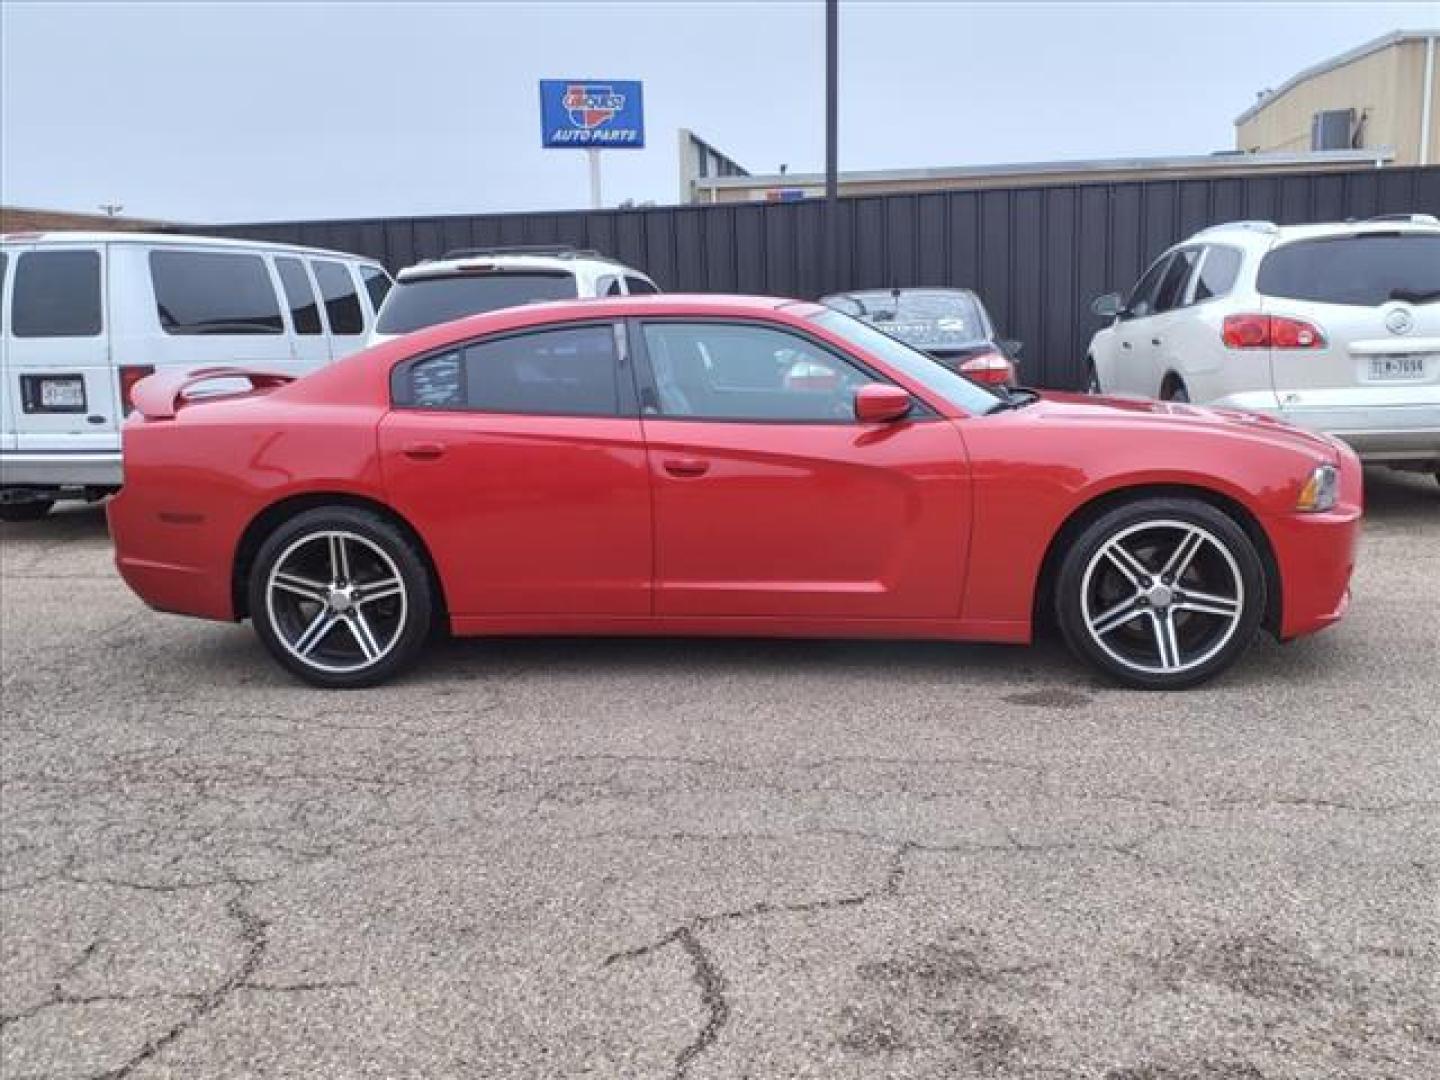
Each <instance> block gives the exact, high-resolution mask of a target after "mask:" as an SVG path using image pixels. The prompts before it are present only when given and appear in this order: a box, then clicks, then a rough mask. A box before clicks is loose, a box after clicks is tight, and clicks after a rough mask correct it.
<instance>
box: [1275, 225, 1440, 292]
mask: <svg viewBox="0 0 1440 1080" xmlns="http://www.w3.org/2000/svg"><path fill="white" fill-rule="evenodd" d="M1256 288H1258V289H1259V291H1260V292H1262V293H1264V294H1265V295H1266V296H1278V297H1283V298H1284V299H1287V300H1312V301H1317V302H1320V303H1325V304H1355V305H1360V306H1364V307H1375V306H1376V305H1379V304H1384V303H1387V302H1389V301H1391V300H1408V301H1409V302H1411V303H1416V304H1420V303H1430V302H1433V301H1435V300H1440V236H1427V235H1418V234H1405V233H1387V234H1384V235H1379V236H1377V235H1374V234H1371V235H1363V236H1340V237H1333V238H1329V239H1324V240H1301V241H1299V242H1297V243H1294V244H1286V245H1285V246H1284V247H1280V248H1276V249H1275V250H1274V251H1272V252H1270V254H1268V255H1266V256H1265V259H1264V261H1263V262H1261V264H1260V276H1259V278H1258V279H1257V282H1256Z"/></svg>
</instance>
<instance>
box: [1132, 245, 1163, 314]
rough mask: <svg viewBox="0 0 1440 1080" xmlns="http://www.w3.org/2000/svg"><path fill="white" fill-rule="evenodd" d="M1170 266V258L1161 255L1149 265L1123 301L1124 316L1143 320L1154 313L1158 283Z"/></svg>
mask: <svg viewBox="0 0 1440 1080" xmlns="http://www.w3.org/2000/svg"><path fill="white" fill-rule="evenodd" d="M1169 266H1170V256H1169V255H1162V256H1160V258H1158V259H1156V260H1155V262H1154V263H1152V264H1151V266H1150V269H1149V270H1147V271H1145V275H1144V276H1143V277H1142V278H1141V279H1140V280H1139V281H1138V282H1136V284H1135V288H1133V289H1132V290H1130V296H1129V297H1128V298H1127V299H1126V300H1125V312H1124V313H1125V316H1126V317H1127V318H1130V319H1143V318H1145V316H1147V315H1153V314H1154V313H1155V293H1156V292H1157V291H1158V290H1159V288H1160V281H1161V279H1162V278H1164V276H1165V271H1166V269H1167V268H1168V267H1169Z"/></svg>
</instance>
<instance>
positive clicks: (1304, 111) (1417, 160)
mask: <svg viewBox="0 0 1440 1080" xmlns="http://www.w3.org/2000/svg"><path fill="white" fill-rule="evenodd" d="M1437 42H1440V30H1416V31H1397V32H1395V33H1393V34H1387V35H1385V36H1384V37H1382V38H1377V39H1376V40H1374V41H1371V42H1369V43H1368V44H1365V45H1361V46H1360V47H1359V48H1357V49H1351V50H1350V51H1349V52H1347V53H1342V54H1341V55H1339V56H1336V57H1333V58H1331V59H1329V60H1326V61H1325V62H1324V63H1321V64H1316V65H1315V66H1314V67H1311V68H1307V69H1305V70H1304V71H1302V72H1300V73H1299V74H1298V75H1295V76H1294V77H1293V78H1291V79H1289V80H1287V81H1286V82H1285V83H1283V84H1282V85H1281V86H1279V87H1277V88H1276V89H1274V90H1267V91H1265V92H1264V93H1263V94H1262V95H1261V96H1260V100H1259V101H1257V102H1256V103H1255V104H1254V105H1252V106H1250V108H1248V109H1247V110H1245V112H1243V113H1241V114H1240V116H1239V117H1237V118H1236V120H1235V148H1236V149H1237V150H1241V151H1246V152H1249V153H1257V152H1258V153H1302V152H1305V151H1311V150H1342V149H1363V150H1372V151H1382V150H1388V151H1390V152H1391V154H1392V155H1393V161H1394V163H1395V164H1396V165H1433V164H1436V163H1437V162H1440V77H1437V74H1436V70H1435V69H1436V67H1437V65H1440V60H1437V57H1436V53H1437V52H1440V44H1437Z"/></svg>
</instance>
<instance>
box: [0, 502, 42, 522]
mask: <svg viewBox="0 0 1440 1080" xmlns="http://www.w3.org/2000/svg"><path fill="white" fill-rule="evenodd" d="M54 505H55V504H54V503H53V502H52V501H50V500H49V499H32V500H31V501H29V502H7V503H0V521H39V520H40V519H41V518H43V517H44V516H45V515H46V514H48V513H50V508H51V507H52V506H54Z"/></svg>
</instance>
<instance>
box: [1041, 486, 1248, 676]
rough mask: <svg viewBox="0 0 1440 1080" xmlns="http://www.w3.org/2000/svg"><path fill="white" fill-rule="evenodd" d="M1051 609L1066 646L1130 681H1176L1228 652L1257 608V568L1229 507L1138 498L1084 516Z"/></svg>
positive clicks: (1232, 655)
mask: <svg viewBox="0 0 1440 1080" xmlns="http://www.w3.org/2000/svg"><path fill="white" fill-rule="evenodd" d="M1056 588H1057V592H1056V598H1055V602H1056V613H1057V616H1058V621H1059V623H1060V628H1061V631H1062V632H1063V633H1064V636H1065V640H1066V642H1067V643H1068V644H1069V646H1070V648H1071V649H1072V650H1073V651H1074V652H1075V653H1076V654H1077V655H1079V656H1080V657H1081V658H1083V659H1085V660H1088V661H1089V662H1090V663H1092V664H1093V665H1095V666H1096V667H1097V668H1099V669H1100V670H1101V671H1103V672H1104V673H1105V674H1107V675H1109V676H1111V677H1112V678H1115V679H1117V680H1119V681H1120V682H1123V683H1125V684H1127V685H1129V686H1136V687H1141V688H1144V689H1151V690H1179V689H1183V688H1184V687H1187V686H1194V685H1195V684H1197V683H1201V682H1204V681H1205V680H1206V679H1209V678H1211V677H1212V676H1214V675H1216V674H1218V673H1219V672H1221V671H1223V670H1224V669H1225V668H1227V667H1229V666H1230V665H1231V664H1232V663H1234V662H1235V660H1236V658H1237V657H1238V656H1239V655H1240V654H1241V653H1242V652H1244V651H1245V649H1246V647H1247V646H1248V645H1249V644H1250V642H1251V640H1252V639H1253V638H1254V636H1255V631H1256V629H1257V628H1258V627H1259V626H1260V621H1261V619H1262V617H1263V616H1264V613H1265V601H1266V583H1265V570H1264V566H1263V565H1262V563H1261V560H1260V556H1259V554H1258V552H1256V550H1255V545H1254V544H1253V543H1252V542H1251V540H1250V537H1249V536H1247V535H1246V533H1245V530H1244V529H1242V528H1241V527H1240V526H1239V525H1238V524H1237V523H1236V522H1235V521H1234V519H1232V518H1231V517H1230V516H1229V515H1227V514H1225V513H1223V512H1222V511H1220V510H1218V509H1216V508H1215V507H1213V506H1211V505H1210V504H1209V503H1205V502H1201V501H1200V500H1197V499H1186V498H1154V499H1140V500H1137V501H1135V502H1132V503H1127V504H1125V505H1123V506H1120V507H1118V508H1116V509H1114V510H1111V511H1109V512H1107V513H1105V514H1103V515H1101V516H1100V517H1099V518H1097V519H1096V520H1095V521H1093V522H1091V523H1090V524H1089V525H1088V526H1086V527H1085V528H1084V529H1083V530H1082V531H1081V533H1080V534H1079V536H1078V537H1077V538H1076V540H1075V542H1074V543H1073V544H1072V545H1071V547H1070V550H1069V551H1068V552H1067V553H1066V554H1065V557H1064V561H1063V562H1062V564H1061V569H1060V574H1059V578H1058V582H1057V586H1056Z"/></svg>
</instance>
